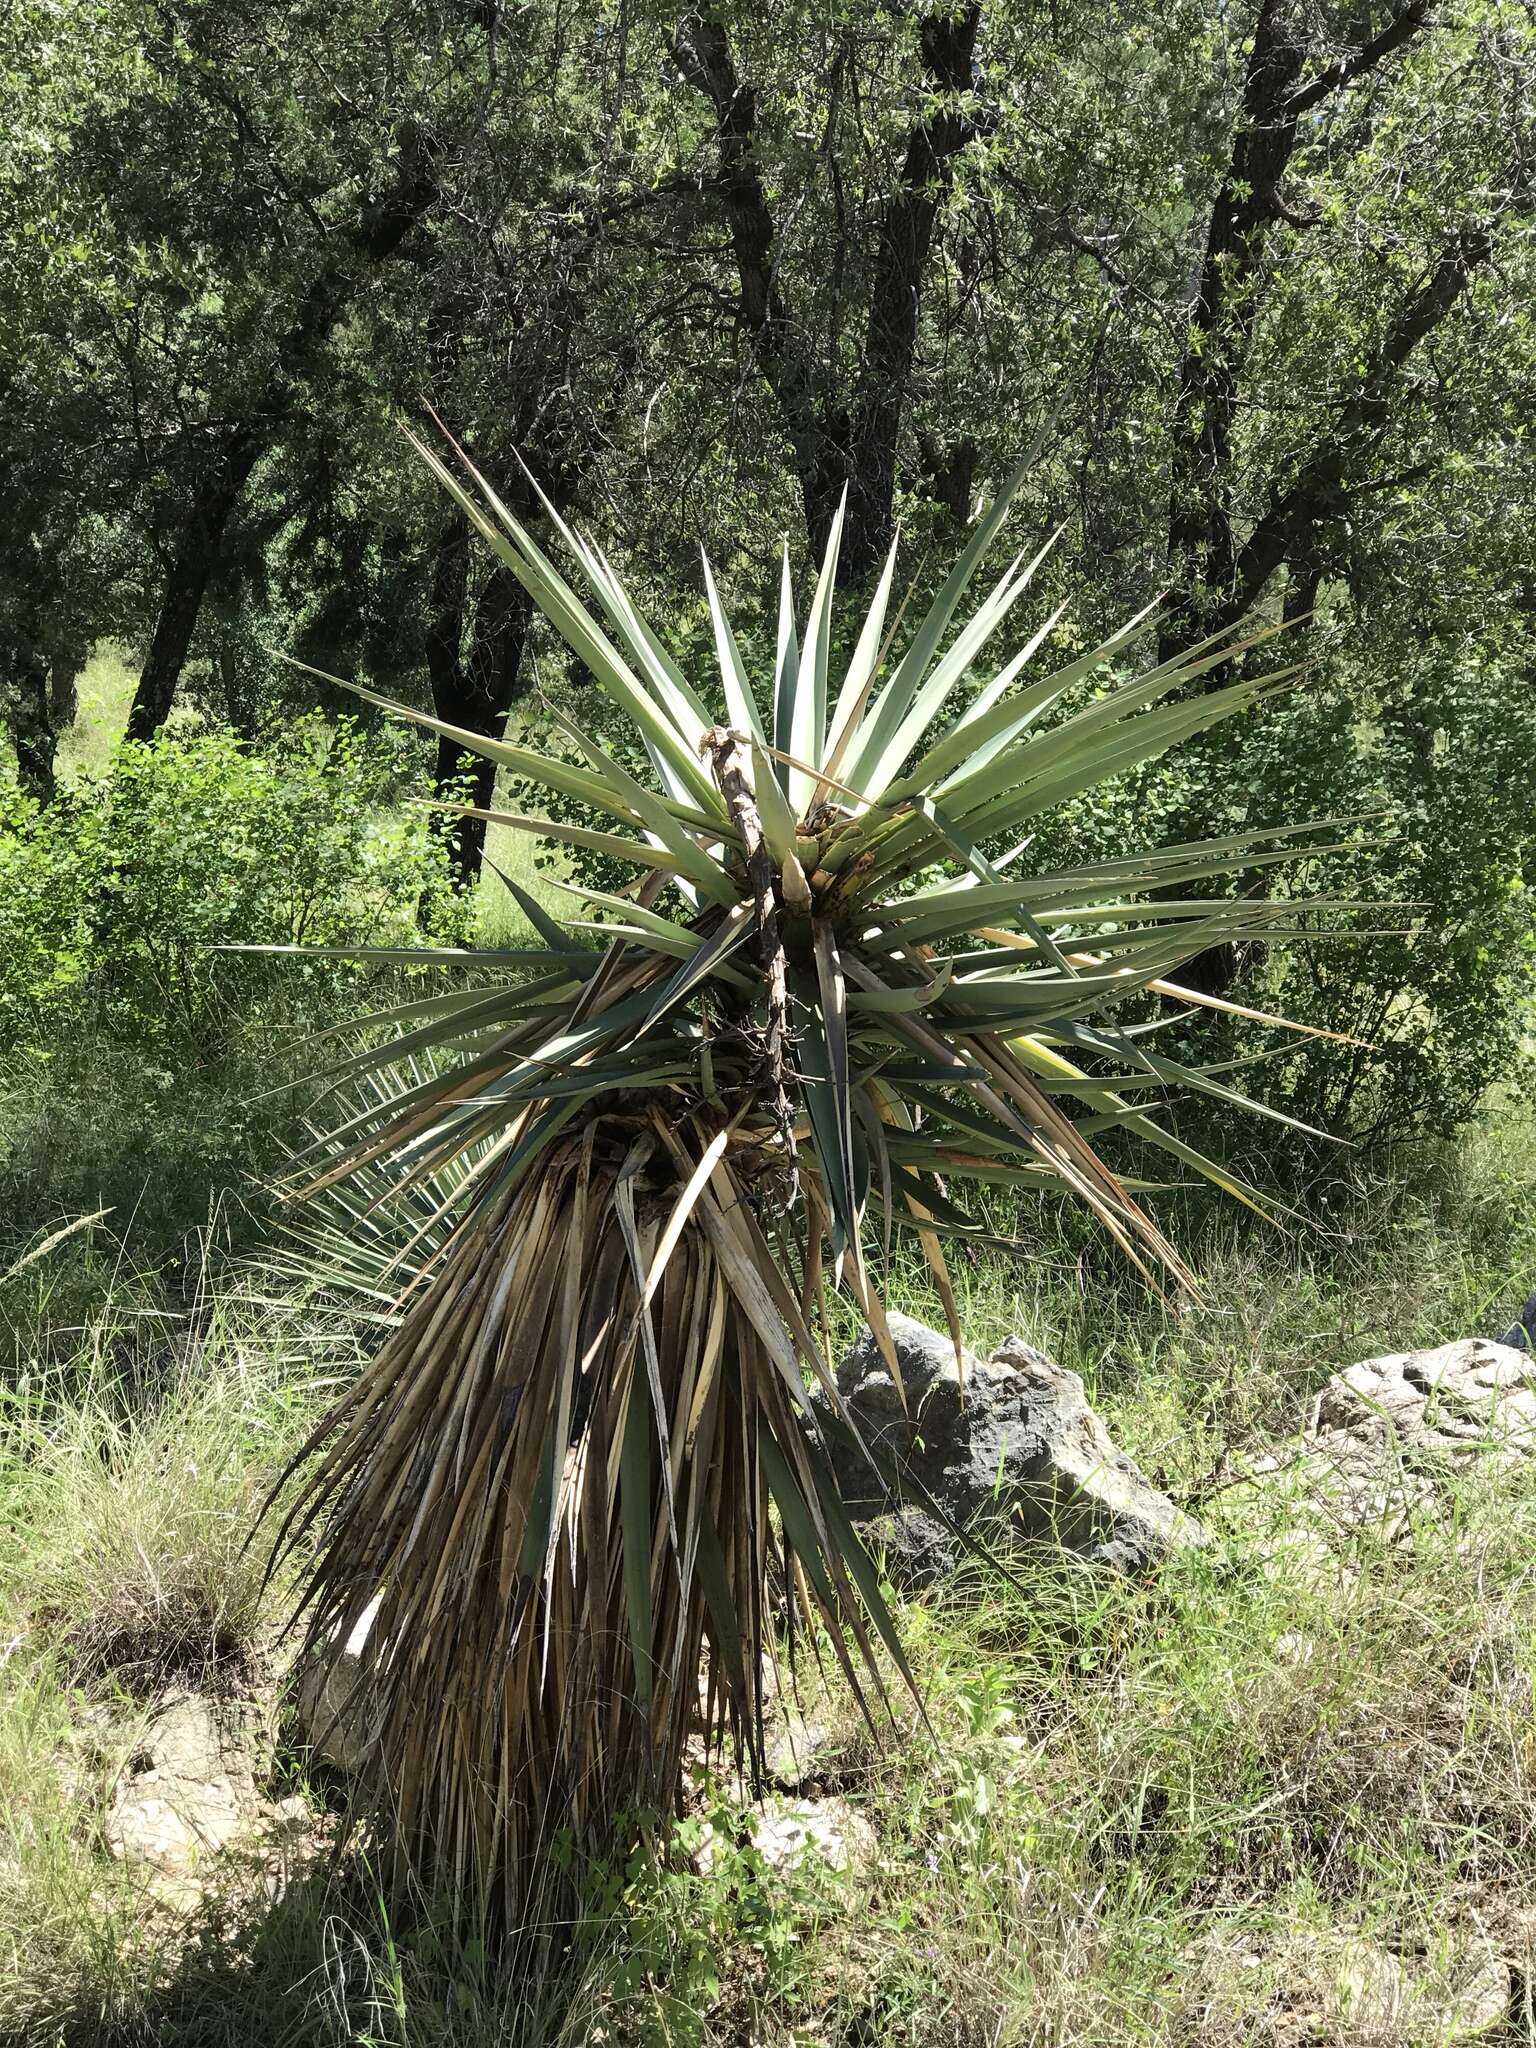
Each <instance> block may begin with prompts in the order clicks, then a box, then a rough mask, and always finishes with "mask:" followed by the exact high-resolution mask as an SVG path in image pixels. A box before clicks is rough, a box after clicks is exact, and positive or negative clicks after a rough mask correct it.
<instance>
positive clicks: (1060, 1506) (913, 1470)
mask: <svg viewBox="0 0 1536 2048" xmlns="http://www.w3.org/2000/svg"><path fill="white" fill-rule="evenodd" d="M890 1325H891V1338H892V1344H893V1347H894V1349H895V1352H896V1360H897V1364H898V1366H899V1367H900V1371H901V1382H902V1388H904V1389H905V1393H906V1402H905V1405H904V1404H903V1401H902V1394H901V1391H900V1390H898V1388H897V1385H896V1382H895V1380H894V1378H893V1377H892V1375H891V1372H890V1369H889V1367H888V1365H887V1363H886V1360H885V1358H884V1356H883V1354H882V1352H881V1350H880V1347H879V1345H878V1343H877V1342H876V1340H875V1337H874V1335H873V1333H872V1332H870V1331H869V1330H866V1331H865V1332H864V1333H863V1335H862V1336H861V1337H860V1339H859V1341H858V1342H857V1343H856V1344H855V1345H854V1347H853V1349H852V1350H851V1351H850V1352H849V1353H848V1355H847V1356H846V1357H845V1358H844V1359H843V1361H842V1364H841V1365H840V1366H839V1367H838V1372H837V1384H838V1390H839V1392H840V1393H841V1394H842V1396H843V1398H844V1400H845V1401H846V1402H847V1404H848V1406H849V1409H850V1410H851V1412H852V1414H853V1416H854V1419H855V1421H856V1423H857V1424H858V1427H859V1430H860V1432H861V1434H862V1435H863V1436H864V1438H865V1440H866V1441H867V1442H869V1443H871V1444H872V1445H874V1446H875V1447H876V1448H877V1449H879V1450H880V1451H883V1452H884V1453H885V1454H886V1456H887V1457H888V1458H890V1459H891V1460H893V1461H894V1462H895V1465H896V1467H897V1468H898V1470H899V1471H900V1472H902V1473H905V1474H908V1475H910V1477H911V1478H912V1479H914V1480H916V1482H917V1483H918V1486H919V1487H921V1489H922V1490H923V1491H924V1492H926V1493H927V1494H928V1495H929V1496H930V1497H931V1498H932V1500H933V1502H934V1503H935V1505H936V1506H937V1507H938V1508H939V1509H940V1511H941V1513H942V1515H943V1516H944V1517H945V1518H947V1520H948V1521H950V1522H952V1523H954V1524H956V1525H958V1527H960V1528H962V1529H967V1530H969V1529H973V1528H974V1529H976V1530H977V1532H978V1533H980V1534H985V1535H986V1537H987V1538H988V1539H989V1540H990V1541H993V1542H996V1541H998V1540H999V1539H1003V1540H1006V1541H1007V1542H1009V1543H1015V1542H1028V1541H1041V1540H1045V1541H1049V1542H1052V1543H1055V1544H1059V1545H1062V1546H1064V1547H1065V1548H1067V1549H1070V1550H1074V1551H1077V1552H1080V1553H1082V1554H1083V1555H1085V1556H1087V1557H1089V1558H1092V1559H1093V1560H1094V1561H1095V1562H1098V1563H1101V1564H1108V1565H1113V1566H1115V1567H1116V1568H1117V1569H1118V1570H1121V1571H1128V1572H1135V1571H1142V1570H1145V1569H1147V1568H1148V1567H1149V1566H1151V1565H1153V1564H1155V1563H1156V1562H1157V1561H1158V1560H1159V1559H1160V1558H1162V1557H1163V1556H1164V1555H1166V1553H1167V1552H1168V1551H1170V1550H1174V1549H1179V1548H1184V1547H1188V1546H1190V1545H1193V1544H1199V1543H1203V1542H1204V1540H1205V1532H1204V1530H1203V1529H1202V1528H1201V1527H1200V1524H1199V1523H1198V1522H1196V1521H1195V1520H1194V1519H1193V1517H1191V1516H1189V1515H1186V1514H1183V1513H1182V1512H1181V1511H1180V1510H1179V1509H1178V1508H1177V1507H1175V1506H1174V1504H1173V1502H1172V1501H1171V1500H1169V1499H1168V1497H1167V1495H1166V1494H1163V1493H1159V1492H1158V1490H1157V1488H1156V1487H1154V1486H1153V1485H1152V1484H1151V1482H1150V1481H1149V1480H1148V1479H1147V1478H1146V1476H1145V1474H1143V1473H1142V1472H1141V1471H1140V1470H1139V1469H1138V1467H1137V1466H1136V1465H1135V1464H1133V1463H1132V1461H1131V1460H1130V1459H1129V1458H1128V1457H1126V1456H1125V1454H1124V1453H1123V1452H1122V1451H1119V1450H1117V1449H1116V1447H1115V1445H1114V1443H1113V1442H1112V1441H1111V1440H1110V1436H1109V1432H1108V1431H1107V1430H1106V1429H1105V1427H1104V1424H1103V1423H1102V1422H1101V1421H1100V1419H1099V1417H1098V1416H1097V1415H1096V1414H1095V1413H1094V1411H1093V1409H1092V1408H1091V1407H1090V1406H1089V1405H1088V1399H1087V1396H1086V1395H1085V1394H1084V1392H1083V1383H1082V1381H1081V1380H1080V1379H1079V1378H1078V1376H1077V1374H1076V1373H1073V1372H1067V1371H1066V1370H1064V1368H1062V1367H1061V1366H1058V1365H1054V1364H1053V1363H1052V1362H1051V1360H1050V1359H1048V1358H1047V1357H1046V1356H1045V1354H1044V1353H1043V1352H1041V1351H1037V1350H1036V1349H1035V1347H1034V1346H1033V1345H1032V1344H1027V1343H1025V1341H1024V1340H1023V1338H1022V1337H1008V1338H1005V1339H1004V1341H1003V1343H1002V1344H1000V1345H999V1346H998V1348H997V1350H996V1351H995V1352H994V1353H993V1354H992V1356H991V1357H990V1358H988V1359H979V1358H977V1357H975V1356H974V1355H973V1354H972V1353H970V1352H966V1353H965V1354H964V1355H963V1367H964V1384H963V1391H962V1381H961V1372H960V1370H959V1368H957V1365H956V1360H955V1352H954V1346H953V1345H952V1344H951V1343H950V1341H949V1339H948V1338H947V1337H944V1336H941V1335H940V1334H939V1333H938V1331H936V1330H930V1329H929V1328H928V1327H927V1326H926V1325H925V1324H923V1323H919V1322H916V1321H914V1320H913V1319H912V1318H911V1317H910V1316H900V1315H895V1316H892V1317H891V1318H890ZM834 1462H835V1464H836V1468H837V1476H838V1482H839V1484H840V1486H841V1487H842V1489H843V1494H844V1498H845V1500H846V1501H847V1502H848V1505H849V1509H850V1512H851V1514H852V1516H853V1519H854V1521H855V1522H856V1523H862V1524H863V1526H864V1532H865V1534H866V1536H867V1537H869V1538H870V1539H871V1540H873V1541H874V1542H875V1543H877V1544H879V1545H882V1546H883V1547H884V1549H885V1552H886V1558H887V1565H888V1568H889V1569H891V1570H892V1571H893V1573H895V1574H896V1575H897V1576H898V1577H900V1578H901V1579H902V1580H904V1581H905V1582H907V1583H909V1584H920V1583H922V1582H924V1581H926V1580H929V1579H932V1578H935V1577H937V1576H939V1575H940V1574H942V1573H943V1572H944V1571H946V1570H948V1569H949V1568H950V1567H951V1566H952V1565H953V1564H954V1562H955V1560H956V1557H957V1555H958V1553H959V1551H960V1549H961V1547H962V1546H961V1545H960V1543H959V1541H958V1539H957V1537H956V1536H955V1534H954V1533H953V1531H952V1530H951V1529H950V1528H947V1527H945V1526H944V1523H943V1522H941V1521H939V1520H937V1519H935V1517H934V1516H932V1515H931V1514H929V1513H928V1512H927V1511H926V1510H925V1509H924V1508H922V1507H921V1506H919V1505H917V1504H915V1503H914V1502H913V1501H911V1500H907V1501H901V1500H898V1501H896V1502H894V1503H893V1502H892V1500H891V1499H890V1498H889V1497H888V1496H887V1495H886V1493H885V1492H884V1489H883V1488H882V1486H881V1484H880V1482H879V1480H878V1479H877V1478H876V1476H875V1475H874V1473H872V1472H871V1470H870V1467H869V1465H868V1464H867V1462H865V1461H864V1460H863V1459H862V1458H860V1457H859V1456H858V1454H857V1453H856V1452H855V1451H853V1450H851V1449H849V1448H845V1447H839V1448H838V1449H837V1450H836V1452H835V1457H834Z"/></svg>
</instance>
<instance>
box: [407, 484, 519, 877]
mask: <svg viewBox="0 0 1536 2048" xmlns="http://www.w3.org/2000/svg"><path fill="white" fill-rule="evenodd" d="M468 581H469V526H468V523H467V522H466V520H465V519H464V516H463V514H462V513H457V512H456V513H455V514H454V516H453V517H452V519H450V520H449V522H448V524H447V525H446V526H445V527H444V528H443V531H442V533H441V534H440V536H439V538H438V544H437V556H436V560H435V561H434V563H433V569H432V599H431V604H432V610H431V617H430V619H429V622H428V626H427V673H428V676H429V678H430V681H431V685H432V708H433V710H434V711H435V712H436V713H437V715H438V717H439V718H441V719H442V720H444V722H445V723H446V724H449V725H458V726H463V727H464V728H465V729H466V730H468V731H469V732H474V733H482V734H484V736H485V737H486V738H487V739H497V740H499V739H500V738H501V736H502V733H503V732H504V731H505V729H506V723H507V713H508V712H509V711H510V710H511V708H512V706H513V704H514V703H515V702H516V700H517V697H518V695H519V689H518V685H519V681H520V677H521V670H522V660H523V647H524V645H525V643H526V641H527V638H528V622H529V619H530V616H531V614H532V602H531V600H530V598H529V596H528V593H527V592H526V591H525V590H524V589H523V587H522V585H521V584H520V583H519V582H518V580H517V578H516V577H515V576H514V575H513V574H512V572H511V571H510V570H509V569H503V568H495V569H492V570H491V572H490V574H489V575H488V576H487V578H486V580H485V585H484V587H483V589H482V590H481V592H480V597H479V601H478V603H477V604H476V606H475V621H474V631H473V634H472V636H471V644H470V649H469V656H468V659H467V660H466V659H465V657H464V652H463V649H464V612H465V605H466V599H467V590H468ZM433 784H434V788H435V791H436V794H437V796H438V797H439V798H440V799H442V800H443V801H445V802H450V803H470V804H473V805H474V806H475V807H476V808H477V809H479V810H485V809H486V808H487V807H488V806H489V804H490V802H491V798H492V796H493V795H494V793H495V788H496V764H495V762H494V761H487V760H486V758H485V756H484V755H483V754H476V753H472V752H471V751H470V750H469V749H468V748H466V747H462V746H460V745H459V743H458V741H457V740H451V739H447V738H440V739H439V740H438V743H437V761H436V765H435V767H434V770H433ZM443 845H444V850H445V851H446V853H447V856H448V866H449V871H450V873H451V874H452V876H453V883H454V887H455V888H456V889H472V888H473V887H474V885H475V883H476V882H477V881H478V880H479V878H480V870H481V865H482V863H483V861H484V858H485V820H484V819H483V818H465V817H452V816H450V815H449V814H445V817H444V826H443Z"/></svg>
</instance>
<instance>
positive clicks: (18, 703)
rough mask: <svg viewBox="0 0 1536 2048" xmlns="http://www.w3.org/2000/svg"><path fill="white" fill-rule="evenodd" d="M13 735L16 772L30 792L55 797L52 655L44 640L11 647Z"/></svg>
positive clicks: (48, 799) (40, 799)
mask: <svg viewBox="0 0 1536 2048" xmlns="http://www.w3.org/2000/svg"><path fill="white" fill-rule="evenodd" d="M10 669H11V675H10V683H11V694H12V707H11V736H12V738H13V740H14V741H15V745H16V774H17V779H18V780H19V781H20V783H21V786H22V788H23V789H24V790H25V791H26V793H27V795H28V796H30V797H33V798H35V799H36V801H37V802H38V803H42V804H47V803H51V802H52V801H53V795H54V790H55V788H56V786H57V785H56V781H55V774H54V754H55V750H56V747H57V734H56V733H55V731H54V725H53V717H52V711H51V707H50V705H49V700H48V681H49V664H48V656H47V654H46V652H45V651H44V649H43V647H42V644H41V642H40V641H37V640H32V639H19V640H18V641H17V642H16V643H15V644H14V645H13V647H12V649H11V661H10Z"/></svg>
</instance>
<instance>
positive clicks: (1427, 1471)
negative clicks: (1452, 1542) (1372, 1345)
mask: <svg viewBox="0 0 1536 2048" xmlns="http://www.w3.org/2000/svg"><path fill="white" fill-rule="evenodd" d="M1532 1457H1536V1358H1533V1357H1532V1356H1531V1354H1530V1353H1529V1352H1525V1351H1517V1350H1515V1349H1514V1348H1513V1347H1511V1346H1510V1345H1507V1344H1495V1343H1493V1342H1492V1341H1491V1340H1490V1339H1489V1338H1486V1337H1465V1338H1462V1339H1461V1340H1460V1341H1459V1342H1456V1343H1453V1344H1441V1345H1439V1346H1438V1347H1436V1348H1435V1349H1433V1350H1428V1351H1394V1352H1389V1353H1388V1354H1386V1355H1385V1356H1383V1357H1381V1358H1366V1359H1362V1360H1361V1361H1360V1363H1359V1364H1358V1365H1352V1366H1349V1367H1348V1368H1347V1369H1346V1370H1345V1371H1343V1372H1340V1373H1335V1374H1334V1376H1333V1378H1332V1379H1331V1380H1329V1381H1328V1383H1327V1385H1326V1386H1325V1387H1324V1388H1323V1390H1322V1392H1321V1393H1320V1394H1319V1395H1318V1397H1317V1399H1316V1401H1315V1402H1314V1403H1313V1406H1312V1413H1311V1416H1310V1418H1309V1420H1308V1423H1307V1426H1306V1428H1305V1430H1304V1431H1303V1432H1302V1435H1301V1438H1300V1440H1299V1442H1298V1443H1297V1444H1296V1446H1295V1447H1294V1448H1293V1449H1292V1450H1290V1451H1288V1452H1284V1453H1276V1454H1275V1455H1273V1456H1271V1457H1268V1458H1265V1459H1263V1460H1262V1461H1261V1462H1260V1463H1258V1464H1257V1465H1255V1466H1254V1467H1253V1468H1252V1471H1251V1474H1250V1476H1249V1479H1248V1480H1245V1481H1244V1485H1245V1486H1246V1485H1249V1484H1253V1483H1259V1484H1264V1485H1272V1484H1274V1483H1276V1482H1281V1483H1283V1484H1285V1485H1286V1486H1287V1487H1289V1488H1290V1489H1291V1490H1292V1492H1293V1494H1294V1497H1295V1499H1296V1502H1297V1503H1298V1505H1299V1506H1300V1507H1301V1508H1303V1509H1304V1510H1305V1509H1310V1510H1312V1511H1314V1512H1317V1513H1321V1514H1322V1516H1323V1517H1324V1518H1325V1522H1326V1523H1327V1524H1331V1525H1332V1526H1333V1528H1334V1529H1335V1530H1343V1531H1350V1530H1356V1529H1363V1528H1367V1527H1370V1528H1374V1529H1376V1530H1378V1531H1384V1532H1385V1533H1387V1534H1388V1535H1393V1534H1398V1533H1402V1532H1403V1531H1405V1530H1406V1529H1407V1528H1408V1527H1409V1526H1410V1525H1411V1522H1412V1519H1413V1517H1414V1516H1416V1515H1421V1514H1426V1513H1433V1512H1435V1511H1436V1510H1437V1509H1438V1508H1439V1507H1440V1506H1441V1505H1442V1504H1443V1502H1444V1501H1446V1500H1447V1499H1449V1498H1450V1494H1451V1488H1450V1486H1449V1485H1448V1482H1449V1481H1450V1480H1452V1479H1454V1478H1455V1476H1456V1474H1457V1473H1459V1472H1463V1471H1466V1470H1467V1469H1468V1468H1469V1467H1471V1466H1473V1465H1476V1464H1479V1463H1483V1462H1487V1463H1490V1464H1493V1465H1495V1466H1498V1465H1505V1466H1511V1465H1520V1464H1522V1463H1524V1462H1525V1461H1526V1460H1528V1459H1530V1458H1532Z"/></svg>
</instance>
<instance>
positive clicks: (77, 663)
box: [48, 639, 91, 733]
mask: <svg viewBox="0 0 1536 2048" xmlns="http://www.w3.org/2000/svg"><path fill="white" fill-rule="evenodd" d="M90 652H91V650H90V649H89V647H85V646H82V645H81V644H80V643H79V642H78V641H77V640H72V639H71V640H64V641H55V642H54V644H53V646H52V648H51V649H50V650H49V655H48V717H49V721H50V723H51V724H52V726H53V729H54V731H55V732H56V733H60V732H67V731H68V729H69V728H70V726H72V725H73V724H74V722H75V719H76V718H77V717H78V715H79V711H80V671H81V669H83V668H84V667H85V664H86V662H87V661H88V660H89V659H90Z"/></svg>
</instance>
